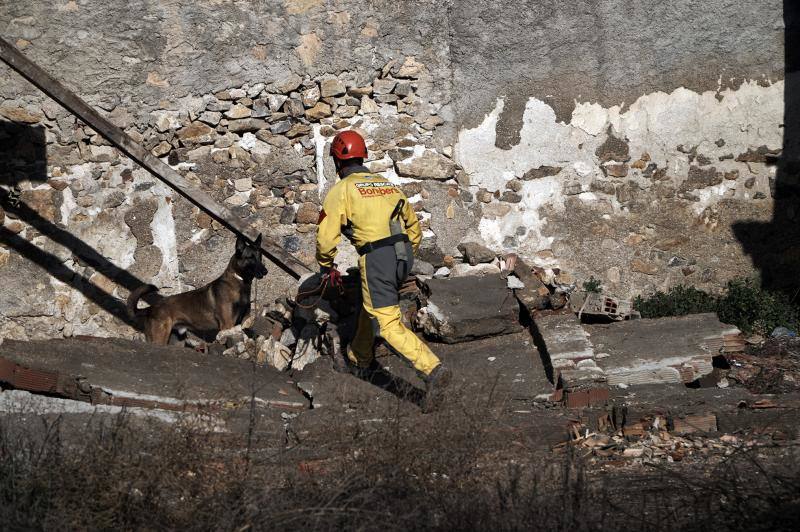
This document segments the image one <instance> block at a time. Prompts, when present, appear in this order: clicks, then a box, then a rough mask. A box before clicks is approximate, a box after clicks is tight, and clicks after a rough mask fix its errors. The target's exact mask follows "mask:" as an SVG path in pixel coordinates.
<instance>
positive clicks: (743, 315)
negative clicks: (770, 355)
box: [633, 279, 800, 335]
mask: <svg viewBox="0 0 800 532" xmlns="http://www.w3.org/2000/svg"><path fill="white" fill-rule="evenodd" d="M633 304H634V308H635V309H636V310H638V311H639V312H641V314H642V317H643V318H663V317H665V316H685V315H686V314H697V313H701V312H716V313H717V315H718V316H719V319H720V321H722V322H724V323H730V324H732V325H735V326H737V327H738V328H739V329H741V330H742V331H743V332H744V333H746V334H752V333H756V334H761V335H768V334H769V333H771V332H772V330H773V329H775V327H780V326H783V327H788V328H789V329H792V330H795V331H796V330H798V329H800V308H798V307H797V305H795V304H793V303H792V302H791V301H790V300H789V298H787V297H786V296H785V295H783V294H780V293H776V292H770V291H768V290H764V289H762V288H761V287H760V286H759V283H758V282H757V281H756V280H754V279H734V280H732V281H729V282H728V285H727V286H726V288H725V292H724V293H723V295H721V296H714V295H712V294H709V293H708V292H704V291H703V290H699V289H697V288H695V287H693V286H683V285H678V286H675V287H672V288H670V289H669V290H668V291H667V292H661V291H658V292H656V293H655V294H653V295H652V296H650V297H648V298H643V297H641V296H637V297H636V299H635V300H634V303H633Z"/></svg>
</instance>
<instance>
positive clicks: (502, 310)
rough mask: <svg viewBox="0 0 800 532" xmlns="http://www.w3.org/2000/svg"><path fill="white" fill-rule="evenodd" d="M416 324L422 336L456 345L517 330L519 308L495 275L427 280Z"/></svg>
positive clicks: (519, 326) (518, 328)
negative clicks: (423, 302)
mask: <svg viewBox="0 0 800 532" xmlns="http://www.w3.org/2000/svg"><path fill="white" fill-rule="evenodd" d="M425 291H426V293H427V294H428V295H427V301H426V304H425V305H424V306H423V308H422V309H420V312H419V314H418V318H417V319H418V322H419V323H420V325H421V327H422V330H423V331H424V333H425V335H426V336H428V337H430V338H433V339H435V340H437V341H441V342H445V343H458V342H466V341H469V340H474V339H477V338H485V337H487V336H497V335H501V334H510V333H514V332H517V331H519V330H520V328H521V325H520V324H519V305H518V304H517V302H516V300H515V299H514V296H513V294H512V293H511V291H510V290H508V288H507V285H506V281H505V279H503V278H502V277H501V276H500V275H499V274H496V275H484V276H474V277H453V278H449V279H431V280H428V281H426V282H425Z"/></svg>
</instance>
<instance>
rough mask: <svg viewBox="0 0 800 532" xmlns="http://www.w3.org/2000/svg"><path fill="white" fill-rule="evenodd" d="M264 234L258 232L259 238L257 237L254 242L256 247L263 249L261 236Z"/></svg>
mask: <svg viewBox="0 0 800 532" xmlns="http://www.w3.org/2000/svg"><path fill="white" fill-rule="evenodd" d="M262 236H264V235H262V234H261V233H258V238H256V241H255V242H254V243H253V246H254V247H255V248H256V249H261V237H262Z"/></svg>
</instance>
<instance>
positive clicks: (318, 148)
mask: <svg viewBox="0 0 800 532" xmlns="http://www.w3.org/2000/svg"><path fill="white" fill-rule="evenodd" d="M321 129H322V126H321V125H320V124H315V125H314V147H315V152H314V153H315V160H316V165H317V185H319V186H318V187H317V191H318V192H319V197H320V199H322V198H323V194H324V193H325V185H326V184H327V182H328V180H327V178H326V177H325V146H326V145H327V144H328V138H327V137H326V136H325V135H323V134H322V133H320V130H321Z"/></svg>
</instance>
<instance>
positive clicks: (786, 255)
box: [733, 0, 800, 302]
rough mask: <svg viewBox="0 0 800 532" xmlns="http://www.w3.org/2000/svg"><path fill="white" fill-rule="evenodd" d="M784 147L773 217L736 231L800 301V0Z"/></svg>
mask: <svg viewBox="0 0 800 532" xmlns="http://www.w3.org/2000/svg"><path fill="white" fill-rule="evenodd" d="M783 21H784V25H785V30H784V64H785V74H784V80H785V81H784V93H783V98H784V118H783V151H782V154H781V156H780V159H779V161H778V168H777V174H776V177H775V180H774V182H771V183H770V188H771V190H772V196H773V198H774V201H775V211H774V213H773V218H772V221H771V222H768V223H762V222H739V223H737V224H735V225H734V226H733V230H734V233H735V234H736V237H737V238H738V239H739V241H740V242H741V243H742V247H743V249H744V251H745V252H746V253H747V254H748V255H750V257H751V258H752V260H753V265H754V266H755V267H756V269H758V271H759V272H760V274H761V279H762V286H763V287H764V288H766V289H770V290H776V291H780V292H783V293H784V294H786V295H787V296H788V297H789V298H791V299H792V300H793V301H794V302H798V301H800V275H798V274H799V273H800V227H798V222H800V204H798V200H800V179H799V178H800V3H798V2H797V1H796V0H783Z"/></svg>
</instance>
